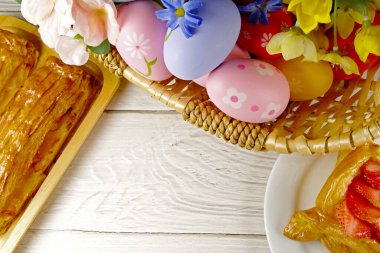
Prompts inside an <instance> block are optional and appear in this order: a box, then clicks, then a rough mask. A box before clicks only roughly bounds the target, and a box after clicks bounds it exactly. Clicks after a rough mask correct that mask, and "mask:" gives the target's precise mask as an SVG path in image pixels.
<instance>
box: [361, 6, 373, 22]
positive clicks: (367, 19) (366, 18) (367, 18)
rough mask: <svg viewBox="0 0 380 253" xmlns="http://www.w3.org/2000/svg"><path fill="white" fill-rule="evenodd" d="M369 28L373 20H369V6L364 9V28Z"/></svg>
mask: <svg viewBox="0 0 380 253" xmlns="http://www.w3.org/2000/svg"><path fill="white" fill-rule="evenodd" d="M369 26H371V19H370V18H369V13H368V5H367V6H366V7H365V8H364V15H363V27H369Z"/></svg>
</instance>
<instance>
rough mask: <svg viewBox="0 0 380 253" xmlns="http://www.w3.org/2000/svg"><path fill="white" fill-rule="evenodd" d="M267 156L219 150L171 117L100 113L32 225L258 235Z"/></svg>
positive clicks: (223, 145) (222, 145)
mask: <svg viewBox="0 0 380 253" xmlns="http://www.w3.org/2000/svg"><path fill="white" fill-rule="evenodd" d="M276 157H277V154H273V153H267V154H264V153H256V154H255V153H253V152H249V151H245V150H242V149H240V148H238V147H235V146H232V145H230V144H226V143H224V142H222V141H220V140H218V139H216V138H215V137H213V136H210V135H208V134H206V133H204V132H203V131H202V130H199V129H197V128H195V127H193V126H191V125H189V124H188V123H186V122H184V121H183V120H182V119H181V118H180V117H179V116H177V115H176V114H172V113H161V114H157V113H145V114H142V113H106V114H105V115H103V117H102V118H101V120H100V122H99V123H98V125H97V127H96V128H95V129H94V131H93V132H92V134H91V135H90V137H89V138H88V139H87V141H86V143H85V145H84V146H83V148H82V150H81V152H80V153H79V155H78V157H77V159H75V160H74V162H73V164H72V166H71V167H70V168H69V170H68V171H67V173H66V174H65V176H64V178H63V180H62V181H61V183H60V184H59V186H58V187H57V189H56V191H55V193H54V194H53V195H52V197H51V198H50V201H48V204H47V205H46V206H45V208H44V209H43V210H42V212H41V214H40V215H39V217H38V219H37V221H36V222H35V223H34V225H32V227H33V228H38V229H53V230H72V229H74V230H87V231H109V232H157V233H159V232H164V233H218V234H220V233H222V234H262V235H264V234H265V231H264V225H263V199H264V192H265V186H266V181H267V178H268V176H269V173H270V169H269V168H271V167H272V166H273V164H274V162H275V159H276Z"/></svg>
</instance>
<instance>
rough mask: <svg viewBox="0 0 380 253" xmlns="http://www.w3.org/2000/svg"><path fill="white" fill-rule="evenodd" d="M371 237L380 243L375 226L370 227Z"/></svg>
mask: <svg viewBox="0 0 380 253" xmlns="http://www.w3.org/2000/svg"><path fill="white" fill-rule="evenodd" d="M372 239H374V240H375V241H376V242H377V243H379V244H380V230H379V229H378V228H376V227H372Z"/></svg>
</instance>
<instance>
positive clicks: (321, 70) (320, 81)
mask: <svg viewBox="0 0 380 253" xmlns="http://www.w3.org/2000/svg"><path fill="white" fill-rule="evenodd" d="M273 64H274V65H275V66H276V67H277V68H279V69H280V70H281V71H282V73H284V75H285V77H286V78H287V79H288V82H289V86H290V100H291V101H305V100H311V99H314V98H317V97H319V96H322V95H323V94H325V93H326V92H327V91H328V90H329V89H330V87H331V85H332V83H333V80H334V76H333V71H332V69H331V67H330V64H329V63H327V62H324V61H320V62H318V63H315V62H303V61H302V58H297V59H294V60H290V61H285V60H283V59H281V60H277V61H276V62H274V63H273Z"/></svg>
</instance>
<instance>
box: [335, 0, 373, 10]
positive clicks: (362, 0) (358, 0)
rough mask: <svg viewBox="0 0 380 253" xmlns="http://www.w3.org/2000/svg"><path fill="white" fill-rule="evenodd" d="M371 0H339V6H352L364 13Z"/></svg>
mask: <svg viewBox="0 0 380 253" xmlns="http://www.w3.org/2000/svg"><path fill="white" fill-rule="evenodd" d="M370 2H371V0H338V7H339V8H342V9H344V8H351V9H353V10H354V11H357V12H359V13H364V11H365V10H366V9H367V8H368V4H369V3H370Z"/></svg>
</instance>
